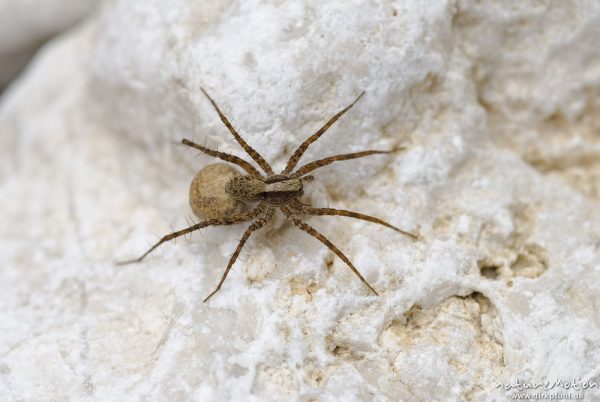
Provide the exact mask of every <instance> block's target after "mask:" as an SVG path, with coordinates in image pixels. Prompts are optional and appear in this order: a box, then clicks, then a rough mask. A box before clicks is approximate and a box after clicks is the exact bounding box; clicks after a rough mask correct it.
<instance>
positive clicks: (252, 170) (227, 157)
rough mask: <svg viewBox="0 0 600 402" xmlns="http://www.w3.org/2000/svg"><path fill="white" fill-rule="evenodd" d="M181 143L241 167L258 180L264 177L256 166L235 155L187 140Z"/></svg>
mask: <svg viewBox="0 0 600 402" xmlns="http://www.w3.org/2000/svg"><path fill="white" fill-rule="evenodd" d="M181 143H182V144H183V145H187V146H188V147H192V148H195V149H197V150H199V151H200V152H203V153H205V154H207V155H210V156H214V157H215V158H219V159H222V160H224V161H226V162H230V163H233V164H236V165H238V166H239V167H241V168H242V169H244V170H245V171H246V172H248V174H250V175H251V176H254V177H258V178H260V177H262V175H261V174H260V172H259V171H258V170H256V168H255V167H254V166H252V165H251V164H250V163H249V162H246V161H245V160H243V159H242V158H239V157H237V156H235V155H230V154H226V153H225V152H219V151H215V150H212V149H210V148H206V147H205V146H203V145H200V144H196V143H195V142H192V141H190V140H188V139H187V138H184V139H182V140H181Z"/></svg>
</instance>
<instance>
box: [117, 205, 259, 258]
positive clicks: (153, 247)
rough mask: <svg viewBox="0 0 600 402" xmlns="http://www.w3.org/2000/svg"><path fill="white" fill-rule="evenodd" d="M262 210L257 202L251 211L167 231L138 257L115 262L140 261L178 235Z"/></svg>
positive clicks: (233, 221)
mask: <svg viewBox="0 0 600 402" xmlns="http://www.w3.org/2000/svg"><path fill="white" fill-rule="evenodd" d="M262 211H263V206H262V204H259V205H258V206H257V207H256V208H254V209H253V210H251V211H248V212H244V213H241V214H238V215H234V216H231V217H226V218H221V219H209V220H206V221H204V222H200V223H197V224H195V225H192V226H190V227H188V228H185V229H182V230H178V231H176V232H173V233H169V234H168V235H166V236H163V237H162V238H161V239H160V240H159V241H158V242H156V244H154V245H153V246H152V247H150V249H148V251H146V252H145V253H144V254H142V255H141V256H140V257H138V258H134V259H132V260H127V261H120V262H117V265H126V264H132V263H136V262H141V261H142V260H143V259H144V258H145V257H146V256H147V255H148V254H150V253H151V252H152V251H154V250H155V249H156V248H157V247H158V246H160V245H161V244H163V243H165V242H168V241H169V240H173V239H175V238H177V237H179V236H183V235H186V234H188V233H191V232H193V231H195V230H198V229H202V228H205V227H207V226H219V225H224V226H225V225H234V224H236V223H242V222H245V221H248V220H250V219H252V218H255V217H256V216H258V215H259V214H260V213H261V212H262Z"/></svg>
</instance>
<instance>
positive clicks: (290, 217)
mask: <svg viewBox="0 0 600 402" xmlns="http://www.w3.org/2000/svg"><path fill="white" fill-rule="evenodd" d="M281 210H282V211H283V213H284V214H285V216H286V217H287V218H288V220H289V221H290V222H292V223H293V224H294V225H296V226H297V227H298V228H299V229H300V230H302V231H304V232H306V233H308V234H309V235H311V236H312V237H314V238H316V239H317V240H319V241H320V242H321V243H323V244H325V245H326V246H327V247H328V248H329V249H330V250H331V251H333V252H334V253H335V255H337V256H338V257H340V259H341V260H342V261H344V262H345V263H346V265H348V267H350V269H351V270H352V272H354V273H355V274H356V276H358V277H359V278H360V280H361V281H362V283H364V284H365V285H366V286H367V287H368V288H369V289H370V290H371V292H373V293H375V294H376V295H377V296H379V293H377V292H376V291H375V289H373V287H372V286H371V285H369V282H367V280H366V279H365V278H363V276H362V275H361V274H360V272H358V269H356V267H355V266H354V265H352V263H351V262H350V260H349V259H348V257H346V256H345V255H344V253H342V252H341V251H340V250H339V249H338V248H337V247H336V246H335V245H333V243H332V242H330V241H329V240H328V239H327V238H326V237H325V236H323V235H322V234H321V233H319V232H318V231H317V230H316V229H315V228H313V227H312V226H310V225H307V224H306V223H304V222H302V221H301V220H300V219H298V218H296V217H294V214H293V212H291V211H290V210H289V209H288V208H287V207H282V208H281Z"/></svg>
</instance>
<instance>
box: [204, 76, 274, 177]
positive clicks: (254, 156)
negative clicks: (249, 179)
mask: <svg viewBox="0 0 600 402" xmlns="http://www.w3.org/2000/svg"><path fill="white" fill-rule="evenodd" d="M200 90H201V91H202V92H203V93H204V95H206V97H207V98H208V100H209V101H210V103H212V105H213V107H214V108H215V110H216V111H217V113H218V114H219V117H220V118H221V121H222V122H223V124H225V127H227V128H228V129H229V131H230V132H231V134H233V136H234V137H235V140H236V141H237V142H238V144H240V145H241V147H242V148H244V151H246V152H247V153H248V155H250V156H251V157H252V159H254V161H255V162H256V163H258V165H259V166H260V167H261V168H262V170H264V171H265V173H266V174H268V175H272V174H273V169H272V168H271V165H269V164H268V163H267V161H266V160H265V159H264V158H263V157H262V156H260V154H259V153H258V152H256V150H255V149H254V148H252V147H251V146H250V145H248V143H247V142H246V141H244V139H243V138H242V137H240V135H239V134H238V132H237V131H236V130H235V128H233V126H232V125H231V123H230V122H229V120H227V117H225V115H224V114H223V113H222V112H221V110H220V109H219V107H218V106H217V104H216V103H215V101H214V100H213V98H211V97H210V95H209V94H208V93H207V92H206V91H205V90H204V88H200Z"/></svg>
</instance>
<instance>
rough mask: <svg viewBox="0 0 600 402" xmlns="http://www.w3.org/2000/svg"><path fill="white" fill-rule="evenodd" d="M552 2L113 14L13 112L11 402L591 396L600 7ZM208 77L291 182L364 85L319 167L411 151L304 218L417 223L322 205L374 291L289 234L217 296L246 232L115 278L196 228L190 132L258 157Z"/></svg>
mask: <svg viewBox="0 0 600 402" xmlns="http://www.w3.org/2000/svg"><path fill="white" fill-rule="evenodd" d="M540 4H542V3H539V2H538V3H535V4H533V3H527V2H512V1H510V2H507V1H491V0H490V1H486V2H483V3H482V2H471V1H458V2H444V1H436V2H406V3H398V2H396V3H385V4H382V3H377V2H370V1H357V2H352V3H350V2H348V3H346V2H345V3H341V2H305V3H303V2H274V3H271V4H267V3H264V2H258V1H254V0H251V1H244V2H242V1H232V2H217V1H214V2H210V3H207V2H192V1H184V0H174V1H169V2H165V1H158V0H146V1H144V2H131V1H125V0H115V1H112V2H109V3H106V5H105V7H103V9H102V10H101V11H99V12H98V14H97V15H95V16H94V18H90V19H89V20H88V21H87V23H86V24H85V25H83V26H81V27H80V28H78V29H77V30H74V31H72V32H71V33H70V34H69V35H66V36H64V37H63V38H62V39H61V40H59V41H55V42H54V43H53V44H52V45H50V46H48V47H46V48H45V49H44V51H43V53H42V54H41V55H40V57H38V58H37V60H36V62H35V64H34V65H33V66H31V68H30V69H29V71H28V73H27V75H26V76H25V77H23V79H22V80H21V82H19V84H18V85H15V86H13V87H12V88H11V89H10V90H9V92H8V93H7V94H6V96H5V98H4V99H3V103H2V105H1V107H0V141H1V143H0V149H1V152H2V154H1V157H0V160H1V161H2V162H1V163H0V178H1V184H0V200H1V201H0V211H1V212H0V219H1V220H2V222H3V223H2V226H0V239H1V240H2V241H1V242H0V266H2V269H1V270H0V289H1V293H2V297H1V298H0V303H1V304H0V306H1V308H0V321H1V322H2V323H3V325H4V327H3V331H2V332H1V333H0V347H1V348H2V353H1V358H0V376H1V377H2V381H0V400H36V401H44V400H100V401H112V400H140V399H145V400H146V399H147V400H169V401H184V400H201V401H213V400H214V401H223V400H232V401H242V400H243V401H259V400H260V401H263V400H273V401H276V400H282V399H286V400H294V401H308V400H319V401H359V400H360V401H388V400H389V401H397V400H404V401H414V400H452V401H463V400H475V401H491V400H497V401H502V400H506V399H507V398H508V396H509V395H510V394H511V393H514V392H516V391H515V390H514V389H513V390H508V391H505V390H503V389H500V388H498V387H497V385H498V384H505V385H506V384H510V383H514V382H516V381H517V380H520V381H525V382H530V383H532V382H537V381H543V380H550V381H553V380H555V379H558V380H562V381H569V380H571V379H573V378H578V377H580V378H582V379H584V380H586V381H595V382H596V383H600V377H599V376H600V369H599V367H600V355H599V354H598V350H599V347H600V330H599V329H600V328H599V327H600V315H599V313H598V306H599V305H600V297H599V295H600V285H599V281H598V275H599V273H600V241H599V238H600V208H599V205H598V203H599V200H600V197H599V196H598V193H594V192H593V191H590V188H588V187H582V186H581V182H586V181H589V180H593V177H595V176H594V174H595V171H596V169H598V166H599V164H598V163H597V162H596V161H595V159H593V158H592V157H591V156H590V155H592V156H593V155H597V154H594V152H597V149H598V147H599V146H600V141H598V138H597V136H594V135H592V134H591V133H593V129H594V128H598V126H597V125H595V124H597V122H598V120H597V116H598V113H597V111H598V105H599V104H600V102H599V100H598V95H597V94H598V93H600V82H599V81H598V74H599V71H600V70H599V69H598V65H600V64H598V53H597V46H595V45H593V44H596V43H597V37H598V32H597V28H595V27H597V26H600V25H599V24H597V22H598V21H599V20H600V5H599V4H598V3H597V2H595V1H577V2H576V1H564V2H561V3H560V5H556V3H554V2H553V3H550V2H548V3H543V4H544V6H543V7H542V6H541V5H540ZM201 86H202V87H204V88H205V89H206V90H207V91H209V92H210V93H211V94H212V95H213V97H214V98H215V100H216V101H217V102H218V103H219V104H220V106H221V107H222V110H223V111H224V113H225V114H226V115H227V116H229V117H230V119H231V120H232V122H233V124H234V125H235V126H236V127H237V128H238V129H239V130H240V132H241V134H242V135H243V136H244V138H245V139H246V140H247V141H248V142H249V143H250V144H252V145H253V146H254V147H255V148H256V149H257V150H258V151H259V152H260V153H261V154H262V155H263V156H264V157H265V158H266V159H267V160H268V161H271V162H273V164H274V166H275V168H276V170H278V169H281V168H283V166H284V165H285V162H286V161H287V158H288V157H289V155H290V154H291V152H292V151H293V149H294V148H295V147H296V146H298V144H300V143H301V142H302V141H303V140H304V139H305V138H306V137H308V136H309V135H310V134H312V133H313V132H314V131H315V130H316V129H318V128H319V127H320V126H321V125H322V124H323V123H324V122H325V121H326V120H327V119H328V118H329V117H331V116H332V115H333V114H334V113H335V112H337V111H338V110H340V109H341V108H342V107H344V106H346V105H347V104H348V103H349V102H351V101H352V100H353V99H354V98H355V97H356V96H357V95H358V94H359V93H360V92H361V91H363V90H365V91H366V95H365V96H364V98H363V99H361V101H360V102H359V103H358V104H357V105H356V106H355V107H354V108H353V109H352V110H351V111H349V112H348V113H347V114H346V115H344V116H343V118H341V119H340V120H339V121H338V122H337V123H336V124H335V126H334V127H332V128H331V129H330V131H329V132H328V133H327V134H326V135H325V136H324V137H323V138H321V139H320V140H319V141H317V142H316V143H314V144H313V145H312V146H311V148H310V149H309V151H308V152H307V154H306V156H305V157H304V158H303V161H309V160H311V159H316V158H319V157H324V156H326V155H331V154H337V153H342V152H352V151H358V150H362V149H368V148H378V149H387V148H391V147H394V146H398V145H404V146H406V150H405V151H403V152H402V153H398V154H395V155H393V156H373V157H370V158H364V159H361V160H355V161H347V162H339V163H338V164H334V165H332V166H330V167H326V168H323V169H321V170H318V171H316V172H315V176H316V181H315V182H313V183H310V184H308V185H307V186H308V190H307V199H309V200H311V202H312V203H313V204H314V205H323V206H326V205H327V204H329V205H330V206H331V207H340V208H348V209H352V210H357V211H362V212H365V213H369V214H373V215H377V216H380V217H382V218H383V219H386V220H388V221H390V222H391V223H392V224H395V225H397V226H399V227H402V228H405V229H407V230H415V231H417V230H418V231H419V233H420V234H421V236H422V239H421V240H420V241H417V242H413V241H410V240H409V239H406V238H405V237H403V236H401V235H399V234H397V233H394V232H392V231H389V230H388V229H386V228H383V227H380V226H377V225H373V224H369V223H366V222H365V223H362V222H359V221H355V220H352V219H347V218H341V217H339V218H337V217H336V218H334V217H314V218H310V219H308V221H310V223H311V224H314V226H315V227H316V228H317V229H319V230H321V231H322V232H323V233H325V234H326V235H327V236H328V237H329V238H330V239H331V240H332V241H333V242H334V243H335V244H337V245H338V246H339V248H340V249H342V250H343V251H345V252H346V253H347V255H348V257H349V258H350V259H351V260H352V261H354V262H355V265H356V266H357V267H358V269H359V270H361V271H362V272H363V273H364V275H365V277H367V278H368V279H369V280H370V281H371V282H372V284H373V286H374V287H375V288H376V289H377V290H378V291H379V292H380V296H379V297H374V296H372V295H371V294H369V292H368V290H367V289H366V288H365V286H364V285H363V284H361V282H360V281H359V280H358V279H357V278H356V277H355V276H354V275H353V274H352V272H350V270H349V269H348V268H347V267H346V266H345V265H344V264H343V262H342V261H341V260H339V259H338V258H337V257H334V256H333V254H332V253H331V252H330V251H328V250H327V249H325V248H324V247H323V246H322V245H321V244H320V243H318V242H317V241H315V240H313V239H311V238H309V237H308V236H307V235H306V234H304V233H302V232H300V231H299V230H297V229H295V228H293V227H292V226H291V225H289V224H284V223H283V221H279V222H278V223H277V224H276V225H274V226H273V227H271V228H267V229H265V230H263V231H262V232H259V233H258V234H256V235H255V236H254V238H253V240H251V241H250V243H249V244H248V246H247V247H246V248H245V251H244V252H243V253H242V255H241V258H240V260H239V261H238V262H237V263H236V264H235V266H234V268H233V270H232V272H231V274H230V276H229V277H228V279H227V281H226V282H225V284H224V286H223V289H222V290H221V291H220V292H219V293H218V294H217V295H215V297H214V298H213V299H211V300H210V301H209V302H208V303H202V299H203V298H204V296H206V295H207V294H208V293H209V292H210V291H211V290H212V289H214V286H215V285H216V283H217V281H218V280H219V278H220V276H221V274H222V272H223V269H224V268H225V266H226V264H227V261H228V259H229V256H230V253H231V252H233V249H234V248H235V246H236V244H237V241H238V240H239V238H240V237H241V234H242V232H243V230H244V227H245V226H242V225H240V226H233V227H227V228H209V229H206V230H204V231H201V232H198V233H195V234H194V235H193V236H192V240H189V239H183V238H182V239H179V241H177V242H176V243H173V244H166V245H163V246H161V248H160V249H159V250H158V251H156V252H155V253H153V254H151V255H150V256H149V257H148V258H147V259H146V260H144V262H143V263H142V264H138V265H128V266H115V264H114V262H115V261H117V260H122V259H125V258H131V257H135V256H137V255H139V254H140V253H142V252H143V251H145V250H146V248H147V247H148V246H149V245H150V244H152V243H153V242H154V241H155V240H156V238H157V237H159V236H161V235H163V234H166V233H168V232H170V231H171V226H172V227H174V228H182V227H184V226H185V225H186V220H185V218H186V216H188V215H190V214H191V211H190V210H189V207H188V205H187V189H188V185H189V181H190V180H191V179H192V177H193V175H194V173H195V171H196V170H198V169H199V168H200V167H201V166H204V165H205V164H207V163H211V162H213V160H212V159H211V158H208V157H205V156H202V157H198V158H197V157H196V153H195V152H194V151H191V150H190V149H187V148H185V147H183V146H181V145H179V144H178V142H179V140H180V139H181V138H182V137H193V138H194V139H195V140H197V141H198V142H201V143H206V144H207V146H210V147H213V148H218V149H219V150H221V151H225V152H231V153H234V154H236V155H239V156H244V157H245V155H244V153H243V152H242V151H241V150H240V148H239V147H238V146H237V144H236V143H235V142H234V141H233V139H232V138H231V136H230V134H229V133H228V132H227V130H226V129H225V128H224V127H223V126H222V124H221V122H220V121H219V119H218V117H217V115H216V113H215V111H214V110H213V109H212V107H211V105H210V104H209V102H208V101H207V100H206V99H205V98H204V96H203V95H202V93H201V92H200V90H199V88H200V87H201ZM582 96H583V97H584V99H585V101H583V100H581V97H582ZM581 102H583V106H582V105H581V104H580V103H581ZM552 116H560V117H557V118H556V117H552ZM559 128H560V130H559ZM513 129H515V130H513ZM559 131H560V133H559ZM584 133H585V135H584ZM557 144H572V145H570V148H569V151H568V152H566V151H565V153H564V155H563V154H561V152H562V151H560V149H561V148H560V147H559V146H558V145H557ZM577 144H584V145H577ZM507 146H508V148H507ZM531 152H533V153H534V154H535V155H539V156H540V157H539V158H538V159H535V158H533V159H532V157H531V155H532V153H531ZM557 153H558V154H559V156H560V158H563V156H564V158H563V159H560V158H559V159H560V160H561V161H575V162H576V163H575V165H570V164H569V163H566V162H565V163H566V164H562V162H561V163H557V164H554V162H553V161H554V160H555V159H553V158H554V156H553V155H556V154H557ZM565 158H566V159H565ZM590 158H591V159H590ZM586 161H588V162H586ZM526 162H536V163H533V164H531V163H530V164H528V163H526ZM537 162H539V163H537ZM548 166H549V167H548ZM573 166H575V167H576V168H577V169H579V170H578V172H579V173H578V174H579V175H580V176H577V177H583V179H582V180H573V175H572V174H571V173H569V169H572V167H573ZM548 169H549V170H548ZM549 392H551V393H557V392H574V391H573V389H570V390H565V389H564V388H562V387H555V388H554V389H552V390H551V391H549ZM582 392H583V391H582ZM585 395H586V397H587V398H588V399H589V400H595V399H599V398H600V391H599V389H598V388H594V389H591V390H586V391H585Z"/></svg>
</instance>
